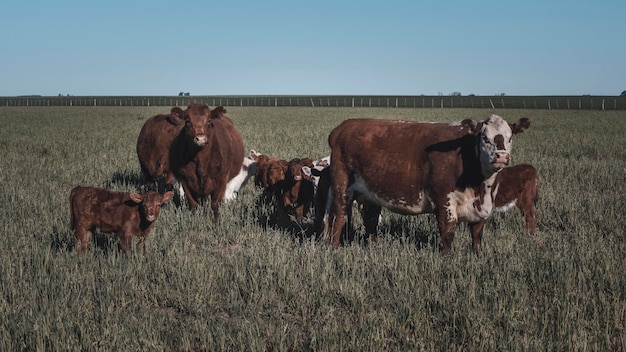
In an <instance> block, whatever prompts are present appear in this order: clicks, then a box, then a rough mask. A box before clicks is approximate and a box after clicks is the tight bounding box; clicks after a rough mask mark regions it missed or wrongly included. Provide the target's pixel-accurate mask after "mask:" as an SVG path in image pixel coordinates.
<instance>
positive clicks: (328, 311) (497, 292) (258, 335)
mask: <svg viewBox="0 0 626 352" xmlns="http://www.w3.org/2000/svg"><path fill="white" fill-rule="evenodd" d="M168 110H169V109H168V108H161V107H134V108H132V107H4V108H0V125H1V126H2V128H1V129H0V149H1V151H2V153H1V154H0V179H1V180H2V191H1V192H0V222H1V226H2V227H1V229H2V233H1V236H2V237H1V238H2V241H1V242H0V317H2V319H0V351H59V350H61V351H92V350H93V351H141V350H144V351H157V350H175V351H197V350H205V351H215V350H229V351H266V350H282V351H285V350H320V351H338V350H350V351H392V350H427V351H452V350H498V351H509V350H541V351H546V350H551V351H582V350H591V351H623V350H626V275H625V274H624V273H625V272H626V233H625V230H624V229H625V228H626V222H625V220H624V219H625V218H626V201H625V197H624V194H625V193H626V143H625V139H624V137H625V136H626V113H624V112H614V111H611V112H609V111H607V112H602V111H564V110H559V111H555V110H551V111H548V110H496V111H495V113H497V114H499V115H501V116H503V117H505V118H506V119H507V120H508V121H510V122H513V121H516V120H517V119H518V118H520V117H524V116H525V117H529V118H530V120H531V124H532V125H531V127H530V129H529V130H528V131H526V132H524V133H523V134H520V135H517V136H516V137H515V139H514V142H513V163H514V164H518V163H531V164H533V165H534V166H535V167H536V168H537V169H538V171H539V175H540V182H541V184H540V201H539V203H538V204H537V213H538V225H539V232H538V234H537V235H536V236H534V237H529V236H527V235H525V234H524V229H523V218H522V216H521V214H520V213H519V211H518V210H517V209H514V210H510V211H509V212H508V213H505V214H496V215H494V216H493V217H492V218H491V219H490V220H489V222H488V224H487V226H486V228H485V237H484V239H483V244H484V249H483V252H482V255H481V256H479V257H477V256H475V255H474V254H473V253H472V251H471V249H470V242H471V241H470V236H469V231H468V229H467V228H466V227H465V226H461V227H460V228H459V229H458V231H457V236H456V238H455V241H454V249H453V252H452V255H451V256H449V257H447V258H441V257H440V255H439V235H438V230H437V227H436V225H435V223H434V219H433V217H432V216H430V215H422V216H418V217H402V216H397V215H394V214H391V213H388V212H383V220H382V224H381V227H380V229H381V235H380V236H379V242H378V243H376V244H374V245H364V244H360V243H356V244H353V245H350V246H347V247H343V248H340V249H338V250H335V249H332V248H331V247H330V246H329V245H327V244H325V243H321V242H316V241H315V240H313V239H311V238H310V237H309V236H308V233H309V232H310V231H309V229H310V227H311V226H312V220H311V218H308V219H306V220H305V221H304V223H303V224H302V225H301V226H300V227H299V226H295V225H294V226H285V227H268V226H266V225H267V224H266V223H265V220H264V219H267V218H268V217H269V216H270V215H271V213H272V209H271V208H269V207H266V206H259V205H258V199H259V196H260V193H261V192H260V191H259V190H257V189H255V188H254V185H253V184H252V183H251V184H248V185H247V186H246V187H245V188H244V189H243V190H242V191H241V192H240V198H239V199H238V200H237V201H236V202H233V203H230V204H226V205H224V206H223V207H222V208H221V215H222V220H223V221H222V222H221V223H219V224H213V223H212V221H211V216H210V215H211V214H210V210H209V209H208V207H203V208H201V209H200V210H199V211H197V212H196V213H191V212H189V211H188V210H187V209H186V208H184V207H183V208H179V207H176V206H174V205H173V204H168V205H167V206H166V207H164V208H163V210H162V211H161V215H160V218H159V220H158V222H157V224H156V227H155V230H154V231H153V232H152V234H151V236H150V237H149V238H148V240H147V241H146V252H145V254H143V255H141V254H140V255H133V256H131V257H128V258H125V257H123V256H122V255H121V254H120V253H119V251H118V250H117V242H116V238H115V237H114V236H104V235H99V236H96V239H95V240H94V242H93V243H92V244H91V246H90V252H89V253H88V254H87V256H86V257H85V258H79V257H78V256H77V255H76V253H75V252H74V248H73V244H72V237H71V236H72V234H71V231H70V228H69V208H68V206H69V204H68V197H69V192H70V189H71V188H73V187H74V186H77V185H85V186H99V187H106V188H110V189H114V190H125V191H130V190H136V189H137V187H138V179H139V164H138V161H137V157H136V153H135V143H136V138H137V134H138V133H139V130H140V128H141V126H142V125H143V123H144V122H145V120H146V119H147V118H148V117H150V116H152V115H155V114H157V113H164V112H167V111H168ZM492 112H493V111H491V110H480V109H471V110H469V109H468V110H464V109H382V108H381V109H379V108H287V107H284V108H268V107H266V108H253V107H240V108H234V107H233V108H228V114H229V115H230V116H231V117H232V118H233V119H234V121H235V123H236V125H237V127H238V128H239V129H240V131H241V133H242V135H243V138H244V144H245V146H246V148H247V149H250V148H254V149H256V150H258V151H261V152H263V153H265V154H271V155H275V156H278V157H281V158H284V159H291V158H293V157H304V156H309V157H313V158H317V157H322V156H325V155H328V154H329V148H328V145H327V141H326V138H327V136H328V133H329V132H330V131H331V130H332V128H333V127H335V126H336V125H338V124H339V123H340V122H341V121H342V120H344V119H346V118H350V117H380V118H402V119H415V120H426V121H456V120H461V119H463V118H468V117H470V118H474V119H483V118H485V117H487V116H488V115H489V114H490V113H492Z"/></svg>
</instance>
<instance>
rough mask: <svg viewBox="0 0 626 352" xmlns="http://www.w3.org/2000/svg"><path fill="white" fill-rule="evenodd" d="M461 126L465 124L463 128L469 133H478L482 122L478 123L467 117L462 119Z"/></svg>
mask: <svg viewBox="0 0 626 352" xmlns="http://www.w3.org/2000/svg"><path fill="white" fill-rule="evenodd" d="M461 126H463V128H465V129H466V130H467V131H468V132H469V133H471V134H477V133H478V132H480V129H481V128H482V122H479V123H476V121H474V120H472V119H465V120H463V121H461Z"/></svg>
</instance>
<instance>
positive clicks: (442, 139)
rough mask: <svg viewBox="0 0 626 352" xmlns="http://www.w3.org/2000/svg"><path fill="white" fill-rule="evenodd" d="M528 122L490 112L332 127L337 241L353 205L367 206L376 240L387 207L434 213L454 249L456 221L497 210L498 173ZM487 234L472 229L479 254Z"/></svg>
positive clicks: (446, 244) (445, 249)
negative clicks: (446, 119) (481, 116)
mask: <svg viewBox="0 0 626 352" xmlns="http://www.w3.org/2000/svg"><path fill="white" fill-rule="evenodd" d="M529 126H530V121H529V120H528V119H527V118H522V119H520V120H519V121H518V122H516V123H514V124H509V123H507V122H506V121H505V120H504V119H503V118H502V117H500V116H497V115H491V116H490V117H489V118H487V119H486V120H484V121H482V122H478V123H476V122H475V121H473V120H469V119H466V120H463V121H462V122H460V123H452V124H445V123H430V122H415V121H399V120H382V119H349V120H346V121H344V122H342V123H341V124H340V125H339V126H337V127H336V128H335V129H333V131H332V132H331V133H330V135H329V137H328V143H329V146H330V148H331V159H332V163H331V164H330V174H331V182H332V192H333V194H334V195H335V196H334V198H333V204H332V207H333V221H334V223H333V228H332V233H331V236H330V240H329V241H330V244H331V245H332V246H334V247H339V245H340V239H341V232H342V229H343V227H344V225H345V223H346V218H345V216H346V211H347V205H349V204H351V202H352V200H353V199H356V200H357V201H359V203H361V204H362V206H363V208H362V215H363V223H364V225H365V230H366V232H367V234H368V235H370V236H372V240H375V239H376V237H375V236H376V231H377V227H378V218H379V215H380V213H381V210H382V207H385V208H387V209H389V210H390V211H392V212H395V213H399V214H404V215H418V214H424V213H435V216H436V219H437V223H438V227H439V231H440V236H441V242H442V249H441V254H442V255H448V254H449V252H450V250H451V247H452V241H453V239H454V234H455V231H456V225H457V222H459V221H463V222H468V223H478V222H480V221H482V220H483V219H486V218H487V217H488V216H489V215H490V214H491V212H492V210H493V199H492V198H493V195H492V193H491V187H492V185H493V183H494V181H495V174H496V172H497V171H499V170H501V169H502V168H503V167H505V166H506V165H508V164H509V162H510V152H511V146H512V136H513V135H514V134H517V133H520V132H522V131H524V129H527V128H528V127H529ZM481 235H482V232H481V231H478V229H476V226H474V227H472V247H473V249H474V250H475V251H476V252H478V251H479V249H480V241H481V237H480V236H481Z"/></svg>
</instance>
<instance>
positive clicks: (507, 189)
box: [493, 164, 539, 234]
mask: <svg viewBox="0 0 626 352" xmlns="http://www.w3.org/2000/svg"><path fill="white" fill-rule="evenodd" d="M496 186H497V187H498V188H497V192H498V193H496V197H495V200H494V209H493V211H494V212H505V211H507V210H509V209H511V208H512V207H513V206H517V207H518V208H519V209H520V210H521V211H522V214H523V215H524V217H525V219H526V231H527V232H528V234H534V233H535V231H536V229H537V219H536V216H535V203H537V200H538V199H539V177H538V175H537V170H536V169H535V168H534V167H533V166H532V165H529V164H520V165H515V166H511V167H505V168H504V169H502V170H500V172H499V173H498V175H497V176H496V182H495V183H494V185H493V187H496Z"/></svg>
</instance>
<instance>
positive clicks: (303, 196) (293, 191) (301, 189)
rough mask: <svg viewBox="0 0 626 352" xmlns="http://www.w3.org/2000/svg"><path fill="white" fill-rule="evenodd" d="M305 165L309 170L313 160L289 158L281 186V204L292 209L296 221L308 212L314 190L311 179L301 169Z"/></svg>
mask: <svg viewBox="0 0 626 352" xmlns="http://www.w3.org/2000/svg"><path fill="white" fill-rule="evenodd" d="M305 167H306V168H307V169H309V170H310V168H312V167H313V160H311V159H309V158H304V159H300V158H294V159H292V160H290V161H289V164H288V165H287V173H286V174H285V182H284V183H283V188H282V206H283V207H284V208H285V209H287V210H290V209H291V210H293V211H294V212H295V214H296V220H297V221H300V220H302V218H303V217H304V216H306V215H307V213H308V212H309V209H310V208H311V203H313V195H314V192H315V190H314V188H315V187H314V185H313V180H312V179H311V177H310V176H308V175H307V173H306V172H304V171H303V168H305Z"/></svg>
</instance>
